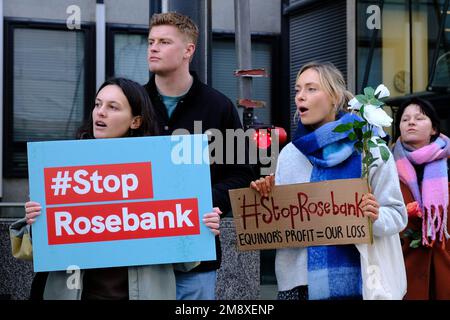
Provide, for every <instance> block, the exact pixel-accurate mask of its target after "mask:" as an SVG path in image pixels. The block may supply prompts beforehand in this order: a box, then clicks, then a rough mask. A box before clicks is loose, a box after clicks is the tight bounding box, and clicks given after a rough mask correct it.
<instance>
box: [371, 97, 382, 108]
mask: <svg viewBox="0 0 450 320" xmlns="http://www.w3.org/2000/svg"><path fill="white" fill-rule="evenodd" d="M369 103H370V104H371V105H373V106H376V107H381V106H382V105H384V102H381V101H380V100H378V99H376V98H373V99H370V101H369Z"/></svg>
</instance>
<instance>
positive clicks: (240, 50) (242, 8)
mask: <svg viewBox="0 0 450 320" xmlns="http://www.w3.org/2000/svg"><path fill="white" fill-rule="evenodd" d="M234 18H235V32H236V36H235V42H236V57H237V67H238V69H251V68H252V42H251V31H250V3H249V0H234ZM238 83H239V86H238V97H239V98H240V99H251V97H252V78H251V77H239V78H238ZM242 119H243V120H242V122H243V125H244V129H248V127H249V126H250V125H251V124H252V123H253V109H252V108H245V109H244V110H243V118H242Z"/></svg>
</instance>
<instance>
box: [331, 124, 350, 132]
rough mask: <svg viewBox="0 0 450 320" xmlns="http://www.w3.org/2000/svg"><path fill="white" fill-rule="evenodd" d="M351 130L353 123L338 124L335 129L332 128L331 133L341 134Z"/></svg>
mask: <svg viewBox="0 0 450 320" xmlns="http://www.w3.org/2000/svg"><path fill="white" fill-rule="evenodd" d="M351 129H353V123H345V124H340V125H338V126H337V127H336V128H334V130H333V132H339V133H342V132H346V131H348V130H351Z"/></svg>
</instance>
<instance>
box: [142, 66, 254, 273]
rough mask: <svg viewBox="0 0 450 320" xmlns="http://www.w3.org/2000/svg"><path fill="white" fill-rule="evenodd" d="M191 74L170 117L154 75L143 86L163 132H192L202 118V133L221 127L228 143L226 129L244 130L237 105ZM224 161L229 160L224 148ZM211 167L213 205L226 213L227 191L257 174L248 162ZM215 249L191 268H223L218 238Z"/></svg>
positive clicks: (166, 133)
mask: <svg viewBox="0 0 450 320" xmlns="http://www.w3.org/2000/svg"><path fill="white" fill-rule="evenodd" d="M191 74H192V76H193V77H194V82H193V84H192V86H191V88H190V89H189V91H188V93H187V94H186V95H185V96H184V97H183V98H182V99H181V100H180V101H179V102H178V104H177V106H176V108H175V110H174V111H173V113H172V115H171V117H170V118H169V115H168V113H167V109H166V107H165V105H164V103H163V102H162V100H161V98H160V96H159V93H158V91H157V89H156V84H155V76H154V75H153V77H152V78H151V79H150V81H149V82H148V83H147V84H146V85H145V86H144V87H145V89H146V90H147V92H148V94H149V96H150V99H151V100H152V104H153V106H154V108H155V113H156V117H157V121H158V124H159V130H160V134H161V135H170V134H172V132H173V131H174V130H176V129H186V130H188V131H189V132H190V133H191V134H193V133H194V121H201V125H202V133H204V132H205V131H206V130H208V129H218V130H220V131H221V132H222V136H223V137H224V146H226V139H225V136H226V129H242V124H241V121H240V119H239V115H238V113H237V111H236V108H235V107H234V105H233V103H232V102H231V100H230V99H228V98H227V97H226V96H225V95H223V94H222V93H220V92H219V91H217V90H215V89H213V88H211V87H209V86H207V85H205V84H204V83H202V82H201V81H200V80H199V79H198V77H197V75H196V74H195V73H194V72H192V73H191ZM196 133H197V132H196ZM234 151H236V150H234ZM235 155H236V152H235ZM223 160H224V163H226V150H225V148H224V150H223ZM234 163H236V162H234ZM210 169H211V188H212V200H213V206H214V207H219V209H220V210H221V211H222V212H223V215H224V214H226V213H227V212H229V211H230V210H231V204H230V199H229V197H228V190H230V189H236V188H246V187H248V186H249V185H250V182H251V181H252V180H253V179H254V173H253V170H252V168H251V166H249V165H245V164H217V163H213V164H211V166H210ZM216 252H217V260H216V261H205V262H202V263H201V264H200V265H199V266H198V267H196V268H194V269H193V270H192V271H207V270H214V269H218V268H219V267H220V261H221V250H220V241H219V237H216Z"/></svg>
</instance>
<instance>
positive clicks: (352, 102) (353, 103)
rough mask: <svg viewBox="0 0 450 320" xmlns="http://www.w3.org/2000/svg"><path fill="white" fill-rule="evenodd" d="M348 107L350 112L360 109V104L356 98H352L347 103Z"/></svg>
mask: <svg viewBox="0 0 450 320" xmlns="http://www.w3.org/2000/svg"><path fill="white" fill-rule="evenodd" d="M348 105H349V106H350V107H348V109H350V110H359V109H361V107H362V103H361V102H359V101H358V100H357V99H356V98H353V99H352V100H350V101H349V102H348Z"/></svg>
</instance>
